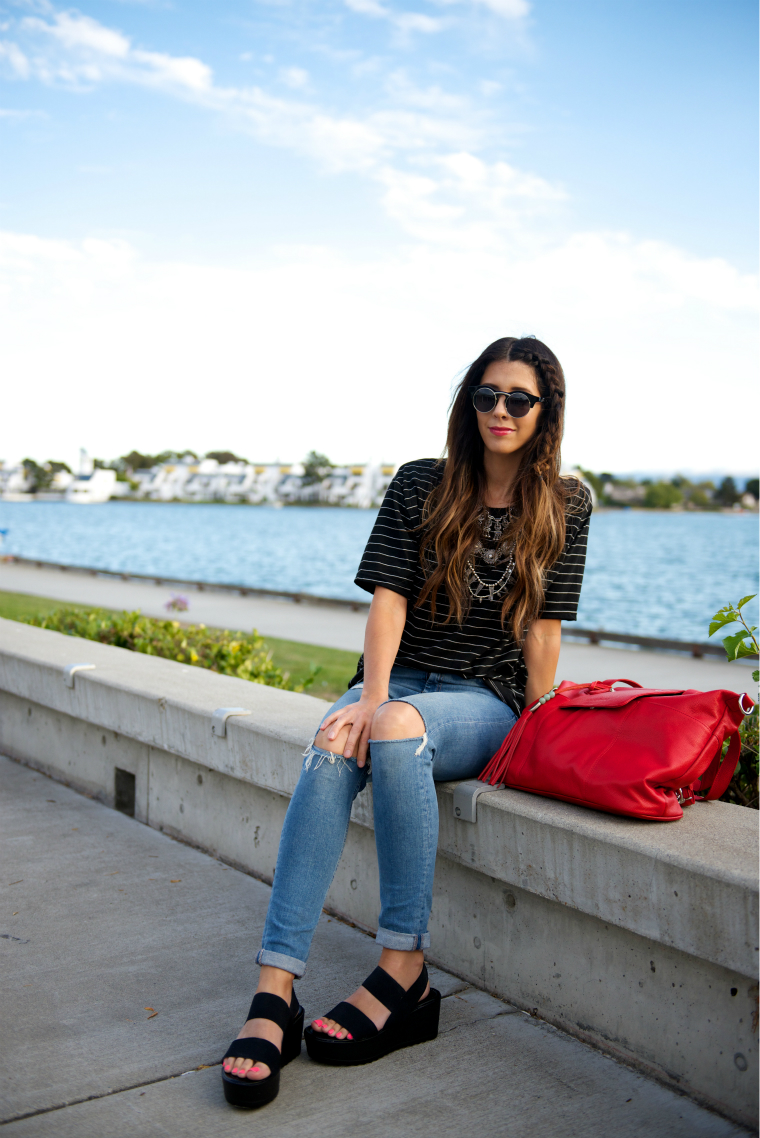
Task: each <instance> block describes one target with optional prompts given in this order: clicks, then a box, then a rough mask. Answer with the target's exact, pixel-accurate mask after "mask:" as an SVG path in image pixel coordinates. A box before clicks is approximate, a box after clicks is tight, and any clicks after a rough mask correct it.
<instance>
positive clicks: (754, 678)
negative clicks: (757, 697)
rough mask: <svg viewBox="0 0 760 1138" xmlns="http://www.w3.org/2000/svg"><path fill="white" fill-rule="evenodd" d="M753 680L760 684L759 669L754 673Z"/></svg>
mask: <svg viewBox="0 0 760 1138" xmlns="http://www.w3.org/2000/svg"><path fill="white" fill-rule="evenodd" d="M752 679H753V680H754V681H755V683H756V684H760V671H758V670H757V668H755V670H754V672H753V673H752Z"/></svg>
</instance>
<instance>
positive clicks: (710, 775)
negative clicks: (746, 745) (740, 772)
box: [694, 731, 742, 802]
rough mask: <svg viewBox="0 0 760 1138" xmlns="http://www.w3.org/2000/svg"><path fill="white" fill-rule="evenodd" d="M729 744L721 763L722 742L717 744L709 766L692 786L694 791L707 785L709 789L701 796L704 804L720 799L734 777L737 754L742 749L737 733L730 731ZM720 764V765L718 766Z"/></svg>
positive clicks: (737, 760)
mask: <svg viewBox="0 0 760 1138" xmlns="http://www.w3.org/2000/svg"><path fill="white" fill-rule="evenodd" d="M730 739H731V742H730V743H729V745H728V750H727V751H726V755H725V758H724V759H723V762H722V763H721V761H720V755H721V751H722V750H723V741H722V740H721V742H720V743H718V749H717V751H716V752H715V755H714V757H713V760H712V762H711V763H710V766H709V767H708V768H707V770H706V771H705V773H704V774H703V775H702V777H701V779H699V781H698V782H696V783H695V784H694V786H695V789H697V790H699V789H701V787H702V785H703V784H707V785H708V786H709V789H708V791H707V793H706V794H705V795H704V796H703V801H704V802H711V801H713V800H714V799H716V798H720V797H721V795H723V794H725V793H726V791H727V790H728V784H729V783H730V781H731V779H732V778H733V777H734V771H735V770H736V767H737V765H738V762H739V754H740V752H741V749H742V741H741V736H740V735H739V732H738V731H732V732H731V735H730ZM719 764H720V765H719Z"/></svg>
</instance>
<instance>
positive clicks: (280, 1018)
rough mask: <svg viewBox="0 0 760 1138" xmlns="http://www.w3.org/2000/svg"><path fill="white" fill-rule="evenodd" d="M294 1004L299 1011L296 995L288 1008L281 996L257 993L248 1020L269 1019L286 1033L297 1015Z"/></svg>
mask: <svg viewBox="0 0 760 1138" xmlns="http://www.w3.org/2000/svg"><path fill="white" fill-rule="evenodd" d="M293 1003H295V1005H296V1011H297V1010H298V1000H296V998H295V993H293V1000H292V1001H291V1004H290V1006H288V1005H287V1004H286V1003H285V1001H284V1000H283V999H282V997H281V996H274V995H272V993H271V992H257V994H256V995H255V996H254V997H253V1002H252V1003H251V1009H250V1011H249V1012H248V1015H247V1016H246V1019H247V1020H249V1019H269V1020H271V1021H272V1023H276V1024H277V1026H278V1027H279V1028H281V1029H282V1030H283V1031H284V1030H285V1028H286V1027H287V1026H288V1024H289V1023H290V1021H291V1019H292V1018H293V1015H294V1014H295V1013H294V1012H293ZM268 1065H269V1064H267V1066H268Z"/></svg>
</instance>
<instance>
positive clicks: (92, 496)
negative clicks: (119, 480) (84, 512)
mask: <svg viewBox="0 0 760 1138" xmlns="http://www.w3.org/2000/svg"><path fill="white" fill-rule="evenodd" d="M115 485H116V471H115V470H95V468H94V466H93V461H92V459H91V458H90V456H89V454H88V453H87V451H86V450H84V448H82V450H80V452H79V473H78V474H77V476H76V477H75V478H73V479H72V480H71V482H70V483H69V485H68V487H67V489H66V493H65V495H64V497H65V499H66V501H67V502H76V503H77V504H78V505H82V506H93V505H98V504H99V503H102V502H107V501H108V499H109V498H110V497H111V495H112V493H113V488H114V486H115Z"/></svg>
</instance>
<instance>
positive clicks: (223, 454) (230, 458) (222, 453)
mask: <svg viewBox="0 0 760 1138" xmlns="http://www.w3.org/2000/svg"><path fill="white" fill-rule="evenodd" d="M206 458H213V459H216V461H217V462H218V463H219V465H220V466H224V465H225V463H227V462H248V459H247V458H240V457H239V456H238V455H236V454H233V453H232V451H231V450H210V451H209V452H208V454H207V455H206Z"/></svg>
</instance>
